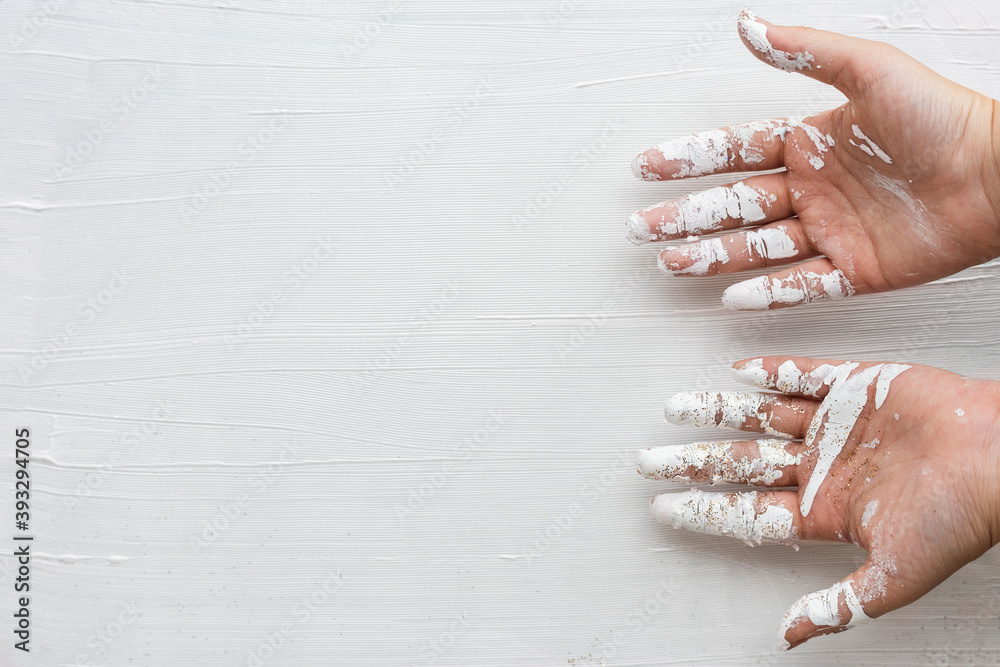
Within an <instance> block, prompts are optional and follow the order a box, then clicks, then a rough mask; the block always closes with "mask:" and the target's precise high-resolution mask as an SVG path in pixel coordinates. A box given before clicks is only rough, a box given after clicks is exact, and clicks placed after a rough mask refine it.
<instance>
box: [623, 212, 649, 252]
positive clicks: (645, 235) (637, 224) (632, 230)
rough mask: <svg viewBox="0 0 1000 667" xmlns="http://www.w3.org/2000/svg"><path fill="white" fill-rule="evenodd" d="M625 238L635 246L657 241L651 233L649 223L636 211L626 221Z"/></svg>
mask: <svg viewBox="0 0 1000 667" xmlns="http://www.w3.org/2000/svg"><path fill="white" fill-rule="evenodd" d="M625 238H627V239H628V240H629V241H631V242H632V243H634V244H635V245H642V244H643V243H649V242H650V241H653V240H655V239H654V238H653V236H652V234H650V233H649V223H647V222H646V220H645V219H644V218H643V217H642V216H641V215H639V211H636V212H635V213H633V214H632V215H630V216H629V217H628V220H626V221H625Z"/></svg>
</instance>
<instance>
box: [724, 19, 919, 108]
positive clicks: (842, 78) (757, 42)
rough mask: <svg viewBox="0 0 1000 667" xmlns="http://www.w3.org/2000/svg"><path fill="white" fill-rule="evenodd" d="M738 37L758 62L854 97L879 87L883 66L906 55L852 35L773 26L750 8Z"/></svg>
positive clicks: (740, 22) (739, 24) (886, 45)
mask: <svg viewBox="0 0 1000 667" xmlns="http://www.w3.org/2000/svg"><path fill="white" fill-rule="evenodd" d="M738 26H739V33H740V37H741V38H742V39H743V41H744V43H745V44H746V46H747V47H749V48H750V50H751V52H752V53H753V54H754V55H755V56H757V58H759V59H760V60H762V61H764V62H766V63H767V64H768V65H771V66H772V67H776V68H777V69H780V70H784V71H786V72H800V73H802V74H804V75H805V76H808V77H810V78H813V79H816V80H817V81H822V82H823V83H827V84H830V85H832V86H835V87H836V88H837V89H838V90H840V91H841V92H842V93H843V94H844V95H846V96H847V97H848V98H850V99H854V98H855V97H856V96H858V95H861V94H864V92H865V90H866V88H868V87H870V86H872V85H877V84H876V83H875V82H878V81H879V80H880V78H879V77H878V76H877V75H878V73H879V68H881V67H884V66H886V63H888V62H891V61H892V60H896V59H898V58H900V57H906V58H908V57H907V56H903V55H902V54H901V53H900V52H899V51H898V50H897V49H894V48H893V47H890V46H889V45H888V44H885V43H884V42H874V41H869V40H866V39H858V38H856V37H848V36H847V35H841V34H838V33H834V32H826V31H824V30H816V29H813V28H803V27H798V26H795V27H792V26H781V25H774V24H773V23H769V22H767V21H764V20H763V19H760V18H758V17H757V16H755V15H754V13H753V12H751V11H750V10H749V9H744V10H743V13H742V14H741V15H740V18H739V22H738Z"/></svg>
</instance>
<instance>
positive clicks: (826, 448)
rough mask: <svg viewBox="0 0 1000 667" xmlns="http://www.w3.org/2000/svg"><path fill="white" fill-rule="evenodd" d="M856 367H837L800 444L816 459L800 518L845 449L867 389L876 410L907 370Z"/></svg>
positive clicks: (891, 366) (897, 366)
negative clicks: (813, 449) (803, 443)
mask: <svg viewBox="0 0 1000 667" xmlns="http://www.w3.org/2000/svg"><path fill="white" fill-rule="evenodd" d="M859 366H860V364H858V363H856V362H846V363H844V364H841V365H839V366H838V367H837V370H836V376H835V377H834V378H833V379H832V381H830V383H829V384H830V391H829V392H828V393H827V395H826V397H825V398H823V402H822V403H820V406H819V409H818V410H816V413H815V414H814V415H813V419H812V421H811V422H810V423H809V429H808V430H807V431H806V436H805V439H804V442H805V444H806V446H807V447H814V448H815V449H816V450H817V452H818V455H817V459H816V464H815V467H814V469H813V473H812V475H810V477H809V482H808V483H807V484H806V487H805V490H804V491H803V492H802V500H801V504H800V507H801V510H802V515H803V516H808V515H809V510H810V509H811V508H812V504H813V501H814V500H815V498H816V494H817V492H818V491H819V488H820V487H821V486H822V485H823V482H825V481H826V477H827V475H828V474H829V472H830V468H831V466H832V465H833V462H834V461H835V460H836V458H837V456H839V455H840V452H841V451H842V450H843V449H844V447H845V446H847V442H848V439H849V437H850V435H851V431H853V430H854V426H855V424H856V423H857V420H858V417H859V416H860V415H861V413H862V411H863V410H864V409H865V406H866V405H868V390H869V389H870V388H871V385H872V384H875V396H874V404H875V409H876V410H877V409H878V408H880V407H881V406H882V403H883V402H884V401H885V399H886V396H887V395H888V393H889V384H890V383H891V382H892V380H893V379H894V378H896V377H898V376H899V374H900V373H902V372H904V371H906V370H908V369H909V368H911V367H910V366H907V365H904V364H875V365H873V366H869V367H868V368H863V369H861V370H857V369H858V368H859Z"/></svg>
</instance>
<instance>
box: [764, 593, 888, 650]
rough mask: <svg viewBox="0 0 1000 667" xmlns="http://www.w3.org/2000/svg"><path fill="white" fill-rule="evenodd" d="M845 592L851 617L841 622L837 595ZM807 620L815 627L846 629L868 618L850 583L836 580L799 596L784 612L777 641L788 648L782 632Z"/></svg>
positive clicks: (838, 596) (845, 600)
mask: <svg viewBox="0 0 1000 667" xmlns="http://www.w3.org/2000/svg"><path fill="white" fill-rule="evenodd" d="M841 593H843V594H844V603H845V604H846V606H847V608H848V609H849V610H850V612H851V618H850V619H849V620H848V621H847V622H846V623H844V622H843V621H842V620H841V617H840V594H841ZM804 620H808V621H809V622H811V623H812V624H813V625H815V626H816V627H817V628H820V627H826V628H836V627H841V626H847V627H848V628H851V627H855V626H858V625H861V624H862V623H865V622H867V621H869V620H870V619H869V618H868V616H867V615H866V614H865V612H864V609H863V608H862V606H861V602H860V600H858V596H857V595H856V594H855V592H854V589H853V588H852V587H851V583H850V582H843V581H838V582H837V583H835V584H834V585H833V586H831V587H830V588H827V589H825V590H822V591H816V592H815V593H809V594H808V595H804V596H803V597H801V598H799V600H798V601H797V602H796V603H795V604H793V605H792V606H791V608H790V609H789V610H788V611H787V612H786V613H785V617H784V618H783V619H782V620H781V626H780V627H779V630H778V644H779V646H780V647H781V648H782V649H785V650H787V649H788V648H789V646H790V644H789V643H788V640H786V639H785V634H786V633H787V632H788V631H789V630H791V629H792V627H794V626H795V625H797V624H798V623H799V622H800V621H804Z"/></svg>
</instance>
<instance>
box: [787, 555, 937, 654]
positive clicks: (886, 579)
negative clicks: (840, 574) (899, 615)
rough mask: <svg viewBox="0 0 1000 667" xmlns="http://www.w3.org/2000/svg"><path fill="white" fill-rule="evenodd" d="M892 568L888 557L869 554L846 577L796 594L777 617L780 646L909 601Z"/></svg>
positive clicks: (839, 629)
mask: <svg viewBox="0 0 1000 667" xmlns="http://www.w3.org/2000/svg"><path fill="white" fill-rule="evenodd" d="M895 570H896V568H895V565H894V564H892V562H891V561H887V562H883V559H877V558H872V557H871V556H869V558H868V562H866V563H865V564H864V565H863V566H861V568H859V569H858V570H857V571H856V572H854V574H852V575H850V576H848V577H847V578H846V579H843V580H841V581H838V582H837V583H835V584H834V585H833V586H831V587H830V588H827V589H826V590H822V591H817V592H815V593H810V594H809V595H805V596H803V597H802V598H800V599H799V600H798V601H797V602H796V603H795V604H793V605H792V606H791V608H790V609H789V610H788V611H787V612H786V613H785V617H784V618H783V619H782V620H781V628H780V629H779V631H778V644H779V646H780V648H782V649H783V650H786V651H787V650H788V649H791V648H795V647H796V646H799V645H800V644H803V643H805V642H806V641H807V640H809V639H812V638H813V637H819V636H820V635H828V634H833V633H836V632H843V631H844V630H848V629H850V628H853V627H856V626H858V625H861V624H863V623H866V622H868V621H870V620H871V619H872V618H876V617H878V616H881V615H883V614H885V613H888V612H890V611H892V610H893V609H897V608H898V607H902V606H903V605H905V604H907V602H910V601H912V600H909V599H905V600H904V599H901V598H903V597H904V595H903V590H904V589H903V587H902V585H901V584H900V583H899V582H898V580H897V579H896V577H895ZM912 593H913V591H906V595H905V597H906V598H910V597H912ZM918 597H919V596H918Z"/></svg>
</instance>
